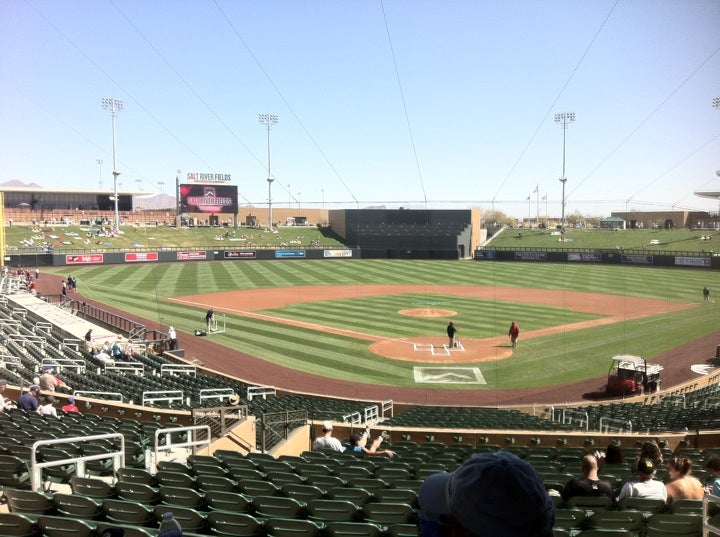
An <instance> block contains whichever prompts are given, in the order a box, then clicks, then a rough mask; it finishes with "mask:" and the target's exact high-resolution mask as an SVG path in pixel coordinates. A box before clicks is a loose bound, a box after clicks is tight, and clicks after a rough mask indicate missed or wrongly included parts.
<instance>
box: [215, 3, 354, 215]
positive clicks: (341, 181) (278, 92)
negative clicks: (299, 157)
mask: <svg viewBox="0 0 720 537" xmlns="http://www.w3.org/2000/svg"><path fill="white" fill-rule="evenodd" d="M213 3H214V4H215V7H217V10H218V11H219V12H220V14H221V15H222V16H223V18H224V19H225V21H226V22H227V23H228V25H229V26H230V28H231V29H232V31H233V32H234V33H235V36H236V37H237V38H238V40H239V41H240V43H242V45H243V46H244V47H245V50H247V52H248V54H249V55H250V57H251V58H252V59H253V61H254V62H255V64H256V65H257V66H258V68H259V69H260V72H261V73H262V74H263V75H264V76H265V78H266V79H267V81H268V82H269V83H270V85H271V86H272V88H273V89H274V90H275V93H277V94H278V96H279V97H280V100H282V102H283V103H284V104H285V106H286V107H287V109H288V110H289V111H290V113H291V114H292V116H293V117H294V118H295V120H296V121H297V122H298V124H299V125H300V128H301V129H302V130H303V132H305V135H306V136H307V137H308V139H309V140H310V141H311V142H312V144H313V145H314V146H315V149H317V151H318V152H319V153H320V155H321V156H322V158H323V159H324V160H325V162H326V163H327V165H328V166H329V167H330V169H331V170H332V171H333V173H334V174H335V176H336V177H337V178H338V180H339V181H340V183H341V184H342V185H343V187H345V190H347V191H348V193H349V194H350V196H351V197H352V199H353V200H354V201H355V204H356V205H359V203H360V202H359V201H358V200H357V198H356V197H355V194H353V192H352V190H350V187H349V186H348V185H347V183H346V182H345V180H344V179H343V178H342V176H341V175H340V172H339V171H338V170H337V169H336V168H335V166H334V165H333V163H332V162H331V161H330V159H329V158H328V157H327V155H325V152H324V151H323V150H322V148H321V147H320V144H318V143H317V141H316V140H315V138H314V137H313V135H312V134H310V131H309V130H308V129H307V128H306V127H305V124H304V123H303V122H302V120H301V119H300V117H299V116H298V115H297V114H296V113H295V110H294V109H293V107H292V106H291V105H290V103H289V102H288V101H287V99H286V98H285V96H284V95H283V93H282V92H281V91H280V88H278V87H277V84H275V81H274V80H273V79H272V78H271V77H270V75H269V74H268V72H267V71H266V70H265V68H264V67H263V65H262V64H261V63H260V60H258V59H257V57H256V56H255V54H254V53H253V51H252V50H251V49H250V47H249V46H248V44H247V43H246V42H245V40H244V39H243V38H242V36H241V35H240V32H239V31H238V29H237V28H236V27H235V25H234V24H233V22H232V21H231V20H230V18H229V17H228V16H227V14H226V13H225V11H223V9H222V8H221V7H220V5H219V4H218V2H217V0H213Z"/></svg>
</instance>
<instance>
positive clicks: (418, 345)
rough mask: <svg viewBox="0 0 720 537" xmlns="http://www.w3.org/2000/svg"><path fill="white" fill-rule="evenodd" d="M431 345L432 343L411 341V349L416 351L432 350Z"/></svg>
mask: <svg viewBox="0 0 720 537" xmlns="http://www.w3.org/2000/svg"><path fill="white" fill-rule="evenodd" d="M433 347H434V345H433V344H432V343H413V350H414V351H416V352H432V351H433Z"/></svg>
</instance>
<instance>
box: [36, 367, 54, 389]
mask: <svg viewBox="0 0 720 537" xmlns="http://www.w3.org/2000/svg"><path fill="white" fill-rule="evenodd" d="M38 384H39V385H40V389H41V390H42V391H44V392H54V391H55V389H56V388H57V385H58V382H57V379H56V378H55V375H53V368H52V366H49V365H46V366H45V367H43V372H42V375H40V379H39V380H38Z"/></svg>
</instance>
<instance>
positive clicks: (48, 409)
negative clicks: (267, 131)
mask: <svg viewBox="0 0 720 537" xmlns="http://www.w3.org/2000/svg"><path fill="white" fill-rule="evenodd" d="M37 411H38V414H40V415H41V416H55V417H56V418H57V417H58V415H57V409H56V408H55V398H54V397H53V396H52V395H48V396H47V397H45V402H44V403H43V404H42V405H40V406H39V407H38V409H37Z"/></svg>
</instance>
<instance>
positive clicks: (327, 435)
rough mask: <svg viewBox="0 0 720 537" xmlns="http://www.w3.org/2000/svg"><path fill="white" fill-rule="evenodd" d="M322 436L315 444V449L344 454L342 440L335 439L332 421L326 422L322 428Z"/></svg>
mask: <svg viewBox="0 0 720 537" xmlns="http://www.w3.org/2000/svg"><path fill="white" fill-rule="evenodd" d="M322 432H323V434H322V436H318V437H317V438H316V439H315V442H313V449H333V450H335V451H339V452H340V453H342V452H343V451H345V448H344V447H343V445H342V444H341V443H340V440H338V439H337V438H335V437H334V436H333V435H332V433H333V424H332V422H331V421H326V422H324V423H323V426H322Z"/></svg>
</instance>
